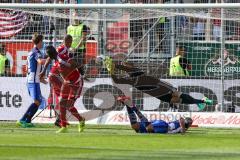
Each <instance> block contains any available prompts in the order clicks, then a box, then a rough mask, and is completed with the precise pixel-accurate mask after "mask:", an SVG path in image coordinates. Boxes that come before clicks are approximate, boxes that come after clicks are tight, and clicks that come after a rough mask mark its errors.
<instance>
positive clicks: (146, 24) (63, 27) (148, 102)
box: [0, 4, 240, 123]
mask: <svg viewBox="0 0 240 160" xmlns="http://www.w3.org/2000/svg"><path fill="white" fill-rule="evenodd" d="M127 5H128V6H129V7H126V6H127ZM53 6H55V7H53ZM72 6H74V7H70V5H68V6H67V5H54V4H52V6H47V5H42V6H40V5H36V6H35V7H34V5H33V6H32V7H23V6H21V5H20V6H19V7H14V6H8V7H4V5H1V7H0V15H1V17H0V19H1V21H0V22H1V24H0V31H1V33H0V37H1V40H0V41H1V45H3V44H4V45H3V46H5V47H6V55H7V58H8V59H9V62H10V63H9V65H10V73H6V72H5V73H2V77H0V80H1V83H0V86H1V90H0V98H1V99H0V100H1V101H0V107H1V108H0V109H1V110H3V111H6V112H2V111H1V113H4V116H1V119H2V118H3V120H4V119H7V120H13V119H14V120H15V119H18V118H19V117H20V116H21V115H20V113H23V112H24V111H25V110H26V108H27V106H28V105H29V104H30V102H31V99H30V97H29V96H28V93H27V88H26V86H25V76H26V70H25V67H26V57H27V54H28V52H29V51H30V50H31V48H32V47H33V45H32V43H31V37H32V34H33V33H35V32H37V33H40V34H43V35H44V38H45V40H44V46H47V45H54V46H56V47H57V46H59V45H60V44H61V43H62V42H63V38H64V36H65V35H66V34H67V27H68V26H69V25H71V24H73V23H74V21H75V20H76V19H77V20H79V21H80V23H81V24H84V25H85V26H86V27H87V30H86V32H87V41H86V68H87V69H86V76H87V77H88V78H89V80H90V81H85V84H84V88H83V92H82V95H81V97H80V98H79V99H78V100H77V102H76V104H75V106H76V107H77V108H78V110H82V111H86V110H87V111H88V113H87V115H88V116H90V117H91V115H92V119H94V118H98V117H100V116H102V115H106V114H109V113H110V112H112V111H124V106H123V105H122V104H120V103H118V102H117V101H116V98H117V97H118V96H119V95H126V96H131V97H132V99H133V102H134V103H135V104H137V105H138V106H139V107H140V109H141V110H143V111H151V112H149V113H159V114H160V113H162V112H173V111H174V112H177V113H178V112H187V113H189V114H190V113H192V112H197V111H198V107H197V105H195V104H191V105H186V104H184V105H183V104H181V105H179V106H178V108H172V107H171V106H170V105H169V104H168V103H165V102H162V101H159V100H158V99H156V98H154V97H151V96H149V95H147V94H144V93H142V92H140V91H138V90H137V89H135V88H133V87H132V86H130V85H125V84H115V83H114V82H113V81H112V79H111V77H110V75H109V73H108V72H107V70H106V68H105V66H103V67H102V68H100V69H99V68H98V67H97V66H96V65H95V64H94V63H92V60H94V59H95V58H96V57H97V56H99V55H107V56H110V57H112V58H113V60H114V61H127V62H131V63H133V64H134V66H136V67H139V68H141V69H142V70H143V71H145V72H146V74H147V75H149V76H153V77H157V78H159V79H161V80H162V81H165V82H167V83H170V84H171V85H173V86H174V87H176V88H177V89H178V90H179V91H180V92H183V93H186V94H190V95H191V96H193V97H194V98H197V99H201V98H203V97H208V98H209V99H212V100H213V104H212V105H207V106H206V108H205V109H204V110H203V111H202V112H206V113H209V114H211V113H216V112H238V111H239V107H240V103H239V102H240V101H239V98H240V97H239V90H240V88H239V85H238V84H239V83H240V81H239V79H238V78H239V73H240V67H239V54H240V49H239V45H240V41H239V39H240V24H239V17H240V15H239V8H237V7H236V8H230V7H228V8H227V7H224V8H221V7H220V5H218V6H219V7H216V6H214V5H212V7H207V6H206V5H205V6H204V5H202V6H203V7H202V8H201V7H199V8H196V7H194V5H192V6H193V7H192V8H191V7H189V6H187V5H185V6H183V7H174V6H173V5H172V6H171V5H162V6H161V5H155V6H154V5H145V6H143V5H139V6H138V5H130V4H124V5H119V6H117V5H112V6H111V5H105V6H104V5H99V6H97V5H82V6H81V5H72ZM156 6H157V7H156ZM164 6H165V7H164ZM166 6H168V7H166ZM176 6H178V5H176ZM184 7H185V8H184ZM73 15H74V16H73ZM178 46H183V47H184V51H185V57H186V58H187V60H188V61H189V62H190V64H191V66H192V67H191V69H190V68H189V75H188V76H171V75H169V70H170V59H171V58H172V57H174V56H175V53H176V47H178ZM2 48H3V47H2ZM2 48H1V49H2ZM2 50H3V49H2ZM2 50H1V51H2ZM43 52H44V48H43ZM182 65H184V66H185V64H182ZM118 74H119V75H121V76H122V75H125V73H124V72H121V73H118ZM41 89H42V94H43V96H44V98H45V102H44V103H43V104H42V108H41V109H43V108H45V106H46V105H47V104H48V100H49V98H48V97H49V91H50V90H49V85H42V86H41ZM53 97H54V96H53ZM53 104H54V105H56V104H57V102H55V101H54V102H53ZM56 106H57V105H56ZM55 108H56V109H57V107H55ZM15 111H17V112H15ZM11 112H15V113H14V114H11ZM16 114H17V115H16ZM46 114H47V115H48V114H49V112H46ZM159 114H153V117H151V114H148V116H149V118H156V117H158V116H159ZM41 115H42V116H43V117H45V115H44V112H43V113H41ZM11 116H13V117H11ZM94 116H95V117H94ZM123 117H124V116H123ZM123 117H122V118H123ZM115 118H116V117H115ZM118 118H119V117H118ZM120 118H121V117H120ZM90 119H91V118H90ZM98 120H99V119H98ZM107 120H108V119H107V118H106V117H105V119H104V118H102V119H100V121H101V122H103V123H105V122H106V121H107ZM42 121H44V120H42ZM46 121H47V120H46Z"/></svg>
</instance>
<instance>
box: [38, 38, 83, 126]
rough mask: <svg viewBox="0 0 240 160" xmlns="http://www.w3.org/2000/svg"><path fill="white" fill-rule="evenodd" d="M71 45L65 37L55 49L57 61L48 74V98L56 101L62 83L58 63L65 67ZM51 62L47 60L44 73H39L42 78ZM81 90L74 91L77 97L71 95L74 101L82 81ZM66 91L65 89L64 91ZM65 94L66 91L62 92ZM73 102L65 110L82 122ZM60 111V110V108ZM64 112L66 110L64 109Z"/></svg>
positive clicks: (56, 123) (58, 124) (70, 39)
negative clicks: (54, 96)
mask: <svg viewBox="0 0 240 160" xmlns="http://www.w3.org/2000/svg"><path fill="white" fill-rule="evenodd" d="M71 44H72V36H71V35H66V36H65V38H64V44H62V45H60V46H59V47H58V48H57V52H58V58H57V59H58V61H55V62H54V64H53V66H52V68H51V71H50V73H49V82H50V84H51V91H50V97H52V95H53V94H55V95H56V97H57V98H56V99H57V100H58V97H60V95H61V93H60V92H61V87H62V84H63V82H64V80H63V78H62V76H61V75H60V72H59V69H58V67H59V62H60V63H61V64H62V65H63V66H64V65H67V62H66V61H68V60H69V58H70V57H71V55H70V53H69V48H70V46H71ZM50 62H51V59H50V58H48V60H47V62H46V64H45V66H44V71H43V72H42V73H41V74H42V76H43V75H45V72H46V69H47V67H48V65H49V64H50ZM75 74H77V75H80V73H79V72H78V70H76V72H75ZM71 77H74V75H72V74H71V76H70V78H71ZM80 86H81V88H80V89H76V90H78V96H75V94H74V93H71V94H74V96H73V97H76V98H74V100H75V101H76V99H77V98H78V97H79V96H80V94H81V90H82V86H83V81H81V84H80ZM65 90H66V89H65ZM64 92H66V91H64ZM75 101H74V102H71V103H72V106H71V107H68V108H67V109H68V110H69V111H70V112H71V113H72V114H73V115H74V116H75V117H76V118H77V119H78V120H79V121H82V118H81V116H80V115H79V114H78V112H77V109H76V108H75V107H74V106H73V105H74V103H75ZM49 103H50V104H51V103H53V102H52V99H50V100H49ZM60 110H61V107H60ZM62 110H63V109H62ZM65 110H66V108H65ZM62 112H66V111H62ZM61 123H62V122H60V121H59V119H57V120H56V122H55V125H57V126H60V125H61ZM63 123H64V125H65V124H68V123H67V121H66V120H64V122H63Z"/></svg>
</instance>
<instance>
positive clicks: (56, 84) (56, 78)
mask: <svg viewBox="0 0 240 160" xmlns="http://www.w3.org/2000/svg"><path fill="white" fill-rule="evenodd" d="M49 82H50V84H51V87H52V88H53V91H54V93H55V94H56V95H57V96H60V90H61V87H62V84H63V79H62V77H60V75H55V74H50V75H49Z"/></svg>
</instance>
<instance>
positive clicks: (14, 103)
mask: <svg viewBox="0 0 240 160" xmlns="http://www.w3.org/2000/svg"><path fill="white" fill-rule="evenodd" d="M21 106H22V97H21V96H20V95H19V94H15V95H12V94H10V92H9V91H7V92H5V93H4V92H2V91H0V107H15V108H19V107H21Z"/></svg>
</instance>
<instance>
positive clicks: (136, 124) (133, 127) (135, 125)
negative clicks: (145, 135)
mask: <svg viewBox="0 0 240 160" xmlns="http://www.w3.org/2000/svg"><path fill="white" fill-rule="evenodd" d="M131 127H132V129H133V130H135V131H136V132H139V129H140V126H139V124H138V123H135V124H131Z"/></svg>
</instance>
